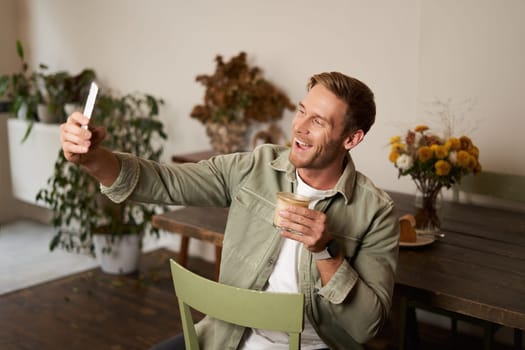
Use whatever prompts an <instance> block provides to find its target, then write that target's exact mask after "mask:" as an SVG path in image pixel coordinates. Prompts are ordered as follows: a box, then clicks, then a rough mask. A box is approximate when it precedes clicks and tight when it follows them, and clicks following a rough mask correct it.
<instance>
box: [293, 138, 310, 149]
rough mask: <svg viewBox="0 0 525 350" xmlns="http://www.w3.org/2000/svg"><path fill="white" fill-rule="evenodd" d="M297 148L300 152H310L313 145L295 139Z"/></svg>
mask: <svg viewBox="0 0 525 350" xmlns="http://www.w3.org/2000/svg"><path fill="white" fill-rule="evenodd" d="M295 146H296V147H297V148H298V149H300V150H308V149H310V148H311V147H312V145H310V144H307V143H306V142H302V141H300V140H298V139H295Z"/></svg>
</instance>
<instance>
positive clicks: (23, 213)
mask: <svg viewBox="0 0 525 350" xmlns="http://www.w3.org/2000/svg"><path fill="white" fill-rule="evenodd" d="M17 17H18V16H17V4H16V0H0V45H1V46H0V47H1V51H0V52H1V54H0V74H5V73H11V72H13V71H17V70H18V69H20V61H19V59H18V56H17V55H16V51H15V42H16V38H17V36H18V25H17ZM7 118H8V114H0V224H1V223H4V222H8V221H11V220H14V219H17V218H21V217H26V218H31V219H36V220H39V221H45V222H47V221H48V220H49V215H50V212H49V211H48V210H47V209H43V208H40V207H37V206H35V205H30V204H27V203H24V202H21V201H19V200H17V199H15V198H14V197H13V195H12V192H11V175H10V173H9V163H10V161H9V153H8V142H7V138H8V137H7Z"/></svg>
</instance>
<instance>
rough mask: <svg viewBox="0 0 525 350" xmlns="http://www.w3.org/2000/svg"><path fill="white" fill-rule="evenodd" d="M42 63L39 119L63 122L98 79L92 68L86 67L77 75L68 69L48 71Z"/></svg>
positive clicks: (39, 81)
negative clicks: (70, 72) (92, 83)
mask: <svg viewBox="0 0 525 350" xmlns="http://www.w3.org/2000/svg"><path fill="white" fill-rule="evenodd" d="M46 70H47V66H45V65H41V72H39V73H37V78H36V80H37V86H38V91H39V94H40V96H41V99H40V103H39V104H38V106H37V111H38V119H39V120H40V121H41V122H44V123H62V122H64V121H65V118H66V117H67V116H68V115H69V114H71V113H72V112H73V111H75V110H79V108H80V104H81V103H82V101H83V100H84V99H85V98H86V96H87V93H88V90H89V85H90V84H91V82H92V81H93V80H95V79H96V74H95V72H94V71H93V70H92V69H84V70H82V71H81V72H80V73H79V74H77V75H74V76H73V75H71V74H69V72H67V71H58V72H55V73H47V72H46Z"/></svg>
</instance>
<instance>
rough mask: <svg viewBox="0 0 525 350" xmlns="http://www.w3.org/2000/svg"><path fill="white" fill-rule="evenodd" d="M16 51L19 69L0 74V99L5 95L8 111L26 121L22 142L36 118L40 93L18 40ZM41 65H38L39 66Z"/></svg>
mask: <svg viewBox="0 0 525 350" xmlns="http://www.w3.org/2000/svg"><path fill="white" fill-rule="evenodd" d="M16 52H17V55H18V57H19V58H20V71H19V72H16V73H13V74H11V75H8V74H4V75H2V76H0V99H1V98H4V97H6V98H7V99H8V100H9V101H10V102H11V107H10V108H9V110H10V112H11V113H12V114H13V115H14V116H15V117H17V118H19V119H22V120H27V121H28V127H27V129H26V133H25V135H24V137H23V139H22V142H23V141H25V139H27V136H29V133H30V132H31V128H32V126H33V122H34V121H35V120H36V111H37V106H38V104H39V103H40V101H41V95H40V94H39V92H38V88H37V73H35V72H32V71H30V70H29V65H28V63H27V62H26V61H25V54H24V47H23V46H22V43H21V42H20V41H19V40H17V42H16ZM43 67H44V66H43V65H40V68H43Z"/></svg>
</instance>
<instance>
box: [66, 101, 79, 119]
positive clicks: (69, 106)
mask: <svg viewBox="0 0 525 350" xmlns="http://www.w3.org/2000/svg"><path fill="white" fill-rule="evenodd" d="M81 111H82V106H80V105H79V104H78V103H72V102H71V103H66V104H65V105H64V112H65V113H66V117H69V116H70V115H71V114H73V112H81Z"/></svg>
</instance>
